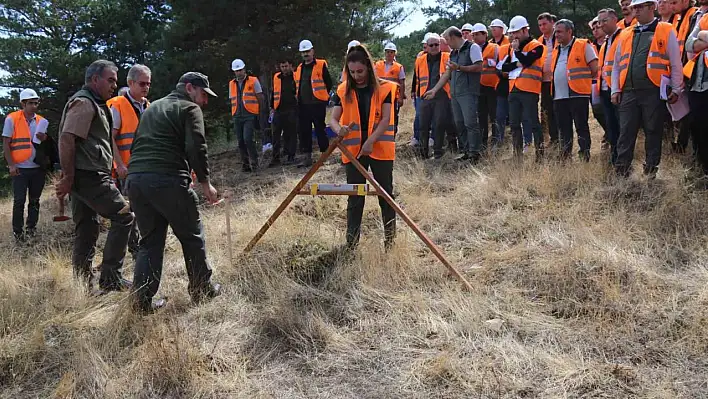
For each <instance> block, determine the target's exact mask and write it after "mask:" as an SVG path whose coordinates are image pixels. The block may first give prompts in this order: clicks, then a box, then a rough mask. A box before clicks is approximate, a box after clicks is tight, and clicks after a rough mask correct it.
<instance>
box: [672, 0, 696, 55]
mask: <svg viewBox="0 0 708 399" xmlns="http://www.w3.org/2000/svg"><path fill="white" fill-rule="evenodd" d="M696 11H698V8H697V7H691V8H689V9H688V10H687V11H686V15H684V16H683V18H681V14H675V15H674V17H675V18H674V22H673V24H672V26H673V28H674V32H676V38H677V39H678V44H679V53H681V54H683V48H684V46H685V45H686V39H687V38H688V35H689V33H691V31H690V30H689V29H691V26H690V25H691V17H692V16H693V14H695V13H696Z"/></svg>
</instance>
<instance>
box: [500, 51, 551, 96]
mask: <svg viewBox="0 0 708 399" xmlns="http://www.w3.org/2000/svg"><path fill="white" fill-rule="evenodd" d="M538 46H543V54H542V55H541V57H540V58H539V59H537V60H536V61H534V62H533V64H531V66H529V67H526V68H523V69H522V70H521V73H520V74H519V77H518V78H516V79H513V80H510V81H509V92H511V91H512V90H513V89H514V87H516V88H518V89H519V90H521V91H525V92H529V93H536V94H541V83H542V82H543V64H544V62H545V59H546V46H544V45H543V44H541V43H540V42H539V41H538V40H531V41H530V42H529V43H528V44H526V45H525V46H524V48H523V50H522V51H523V52H524V53H528V52H529V51H532V50H533V49H535V48H536V47H538Z"/></svg>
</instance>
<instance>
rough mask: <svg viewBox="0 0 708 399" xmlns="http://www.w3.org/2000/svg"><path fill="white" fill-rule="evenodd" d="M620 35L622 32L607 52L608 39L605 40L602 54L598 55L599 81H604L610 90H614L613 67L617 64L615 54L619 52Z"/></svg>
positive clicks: (601, 49) (601, 47)
mask: <svg viewBox="0 0 708 399" xmlns="http://www.w3.org/2000/svg"><path fill="white" fill-rule="evenodd" d="M620 33H622V31H620V32H619V33H618V34H617V36H615V40H613V41H612V45H611V46H610V48H609V49H608V50H607V51H605V48H607V39H605V42H604V43H602V46H600V54H598V55H597V56H598V57H599V59H598V61H597V62H598V64H597V65H598V72H597V74H598V79H604V80H605V83H607V87H608V88H612V66H613V65H614V64H615V53H616V52H617V43H619V40H617V39H619V35H620ZM605 53H607V58H605Z"/></svg>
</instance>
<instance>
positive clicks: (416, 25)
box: [393, 0, 436, 37]
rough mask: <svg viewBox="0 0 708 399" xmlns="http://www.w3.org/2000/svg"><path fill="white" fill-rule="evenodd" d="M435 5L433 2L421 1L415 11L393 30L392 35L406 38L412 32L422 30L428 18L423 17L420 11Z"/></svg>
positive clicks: (428, 0) (429, 0)
mask: <svg viewBox="0 0 708 399" xmlns="http://www.w3.org/2000/svg"><path fill="white" fill-rule="evenodd" d="M435 4H436V1H435V0H422V1H421V5H420V6H415V11H414V12H413V13H412V14H411V15H409V16H408V18H406V20H405V21H403V23H402V24H401V25H399V26H397V27H396V29H394V30H393V34H394V35H396V36H399V37H400V36H406V35H407V34H409V33H411V32H413V31H416V30H420V29H424V28H425V23H426V21H427V20H428V17H426V16H425V15H423V12H422V11H421V9H422V8H423V7H433V6H435Z"/></svg>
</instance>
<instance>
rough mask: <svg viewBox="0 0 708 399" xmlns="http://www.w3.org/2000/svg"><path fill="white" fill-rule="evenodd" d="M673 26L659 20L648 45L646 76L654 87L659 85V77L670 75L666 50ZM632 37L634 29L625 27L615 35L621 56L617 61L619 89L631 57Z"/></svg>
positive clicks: (622, 83)
mask: <svg viewBox="0 0 708 399" xmlns="http://www.w3.org/2000/svg"><path fill="white" fill-rule="evenodd" d="M672 29H673V26H671V24H670V23H668V22H659V23H658V24H657V25H656V31H655V32H654V38H653V39H652V41H651V46H650V47H649V56H648V57H647V76H648V77H649V80H651V82H652V83H654V85H656V87H660V86H661V77H662V76H670V75H671V63H670V62H669V54H668V53H667V52H666V48H667V47H668V41H669V34H670V33H671V30H672ZM633 38H634V29H626V30H624V31H622V33H620V35H619V36H618V37H617V41H618V42H619V46H620V52H621V54H622V56H621V57H620V59H619V60H618V61H617V62H619V70H620V81H619V86H620V89H622V88H623V87H624V83H625V82H626V81H627V73H628V72H629V64H630V61H631V58H632V39H633Z"/></svg>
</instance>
